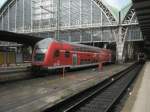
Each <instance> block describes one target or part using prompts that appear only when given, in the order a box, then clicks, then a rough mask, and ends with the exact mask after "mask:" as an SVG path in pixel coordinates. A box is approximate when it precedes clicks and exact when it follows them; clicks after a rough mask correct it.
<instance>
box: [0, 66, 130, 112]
mask: <svg viewBox="0 0 150 112" xmlns="http://www.w3.org/2000/svg"><path fill="white" fill-rule="evenodd" d="M131 64H132V63H127V64H124V65H109V66H106V67H104V69H103V71H102V72H99V71H98V70H97V69H93V68H92V69H87V70H82V71H76V72H70V73H65V77H64V78H63V77H62V74H58V75H52V74H51V75H49V76H45V77H37V78H33V79H28V80H22V81H17V82H12V83H6V84H2V85H0V97H1V98H0V112H37V111H40V110H42V109H43V108H45V107H48V106H52V105H54V104H56V103H58V102H60V101H62V100H64V99H66V98H68V97H70V96H72V95H74V94H76V93H78V92H80V91H83V90H84V89H86V88H89V87H91V86H93V85H95V84H97V83H99V82H100V81H102V80H104V79H106V78H108V77H110V76H111V75H113V74H115V73H117V72H119V71H122V70H123V69H125V68H127V67H128V66H130V65H131ZM35 75H36V74H35Z"/></svg>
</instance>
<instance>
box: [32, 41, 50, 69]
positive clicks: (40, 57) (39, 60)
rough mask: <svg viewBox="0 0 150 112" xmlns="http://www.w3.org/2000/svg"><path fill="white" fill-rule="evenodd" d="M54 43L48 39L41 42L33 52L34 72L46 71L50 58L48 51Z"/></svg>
mask: <svg viewBox="0 0 150 112" xmlns="http://www.w3.org/2000/svg"><path fill="white" fill-rule="evenodd" d="M51 43H52V39H51V38H46V39H43V40H41V41H39V42H38V43H37V44H36V45H35V47H34V51H33V55H32V70H33V71H37V70H44V69H46V66H48V63H47V57H48V51H49V49H50V45H51Z"/></svg>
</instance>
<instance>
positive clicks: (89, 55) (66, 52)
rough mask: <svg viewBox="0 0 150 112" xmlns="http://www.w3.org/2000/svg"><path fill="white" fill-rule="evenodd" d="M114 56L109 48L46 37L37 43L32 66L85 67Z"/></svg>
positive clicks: (44, 67)
mask: <svg viewBox="0 0 150 112" xmlns="http://www.w3.org/2000/svg"><path fill="white" fill-rule="evenodd" d="M112 57H113V56H112V51H111V50H108V49H101V48H98V47H92V46H87V45H82V44H74V43H70V42H65V41H57V40H54V39H52V38H46V39H44V40H41V41H39V42H38V43H37V44H36V45H35V48H34V51H33V56H32V66H33V68H34V69H36V68H38V69H41V70H42V69H54V68H62V67H67V68H75V67H84V66H92V65H97V64H99V63H100V62H103V63H106V62H111V61H112V59H113V58H112Z"/></svg>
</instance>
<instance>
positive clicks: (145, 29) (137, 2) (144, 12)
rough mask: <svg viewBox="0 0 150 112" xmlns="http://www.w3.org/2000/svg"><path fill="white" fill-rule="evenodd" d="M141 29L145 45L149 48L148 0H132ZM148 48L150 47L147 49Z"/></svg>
mask: <svg viewBox="0 0 150 112" xmlns="http://www.w3.org/2000/svg"><path fill="white" fill-rule="evenodd" d="M132 1H133V7H134V8H135V11H136V15H137V18H138V21H139V25H140V28H141V30H142V33H143V36H144V39H145V46H146V47H147V49H149V48H150V0H132ZM149 50H150V49H149Z"/></svg>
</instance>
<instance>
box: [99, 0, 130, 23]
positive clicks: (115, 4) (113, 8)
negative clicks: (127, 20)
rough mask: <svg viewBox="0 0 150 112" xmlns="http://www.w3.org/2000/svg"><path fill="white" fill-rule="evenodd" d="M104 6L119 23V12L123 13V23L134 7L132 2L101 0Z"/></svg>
mask: <svg viewBox="0 0 150 112" xmlns="http://www.w3.org/2000/svg"><path fill="white" fill-rule="evenodd" d="M101 1H102V2H103V4H104V5H105V6H106V7H107V8H108V9H109V10H110V12H111V13H112V15H113V16H114V17H115V19H116V20H117V21H119V12H120V13H121V21H123V20H124V17H125V16H126V14H127V13H128V11H129V9H130V8H131V6H132V1H131V0H101Z"/></svg>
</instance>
